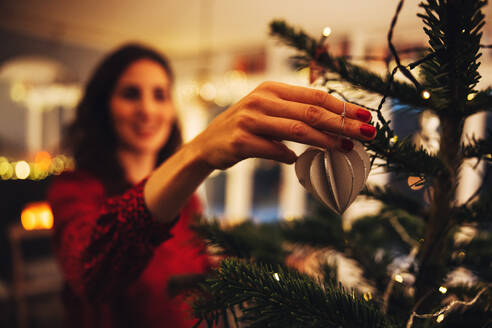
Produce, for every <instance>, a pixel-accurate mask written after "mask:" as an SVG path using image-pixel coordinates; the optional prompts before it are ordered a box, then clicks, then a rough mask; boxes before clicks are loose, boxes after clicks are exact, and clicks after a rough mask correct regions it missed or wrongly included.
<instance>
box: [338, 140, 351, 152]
mask: <svg viewBox="0 0 492 328" xmlns="http://www.w3.org/2000/svg"><path fill="white" fill-rule="evenodd" d="M340 147H341V148H342V150H343V151H346V152H349V151H351V150H352V148H354V143H353V142H352V141H351V140H350V139H342V142H341V144H340Z"/></svg>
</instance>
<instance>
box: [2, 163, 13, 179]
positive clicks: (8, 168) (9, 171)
mask: <svg viewBox="0 0 492 328" xmlns="http://www.w3.org/2000/svg"><path fill="white" fill-rule="evenodd" d="M13 175H14V168H13V167H12V164H10V163H9V162H7V161H6V162H0V177H1V178H2V179H3V180H8V179H10V178H12V176H13Z"/></svg>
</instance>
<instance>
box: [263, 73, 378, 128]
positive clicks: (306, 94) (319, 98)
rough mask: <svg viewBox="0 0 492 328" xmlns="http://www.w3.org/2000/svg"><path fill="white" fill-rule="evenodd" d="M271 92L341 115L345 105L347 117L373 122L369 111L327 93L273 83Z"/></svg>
mask: <svg viewBox="0 0 492 328" xmlns="http://www.w3.org/2000/svg"><path fill="white" fill-rule="evenodd" d="M270 91H271V92H273V93H275V94H276V95H277V96H278V97H280V98H281V99H284V100H288V101H295V102H299V103H304V104H310V105H315V106H320V107H323V108H325V109H327V110H329V111H331V112H333V113H336V114H339V115H341V114H342V113H343V111H344V108H343V107H344V104H345V115H346V116H347V117H349V118H352V119H356V120H359V121H362V122H369V121H370V120H371V116H372V115H371V112H369V111H368V110H367V109H364V108H362V107H360V106H357V105H354V104H351V103H349V102H344V101H342V100H340V99H337V98H336V97H334V96H332V95H330V94H329V93H328V92H325V91H321V90H317V89H311V88H306V87H300V86H294V85H289V84H285V83H273V84H272V87H271V89H270Z"/></svg>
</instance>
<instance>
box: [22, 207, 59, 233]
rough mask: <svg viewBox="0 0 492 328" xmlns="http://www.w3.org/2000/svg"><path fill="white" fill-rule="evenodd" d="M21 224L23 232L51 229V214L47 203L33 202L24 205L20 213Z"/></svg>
mask: <svg viewBox="0 0 492 328" xmlns="http://www.w3.org/2000/svg"><path fill="white" fill-rule="evenodd" d="M21 223H22V227H23V228H24V229H25V230H36V229H51V228H52V227H53V212H52V211H51V207H50V205H49V204H48V203H47V202H35V203H30V204H28V205H26V207H25V208H24V209H23V210H22V213H21Z"/></svg>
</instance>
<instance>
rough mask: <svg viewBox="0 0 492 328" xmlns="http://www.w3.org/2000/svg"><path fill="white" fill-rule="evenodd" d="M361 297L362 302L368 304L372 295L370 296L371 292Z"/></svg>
mask: <svg viewBox="0 0 492 328" xmlns="http://www.w3.org/2000/svg"><path fill="white" fill-rule="evenodd" d="M363 297H364V300H365V301H366V302H369V301H370V300H372V294H371V292H367V293H364V295H363Z"/></svg>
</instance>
